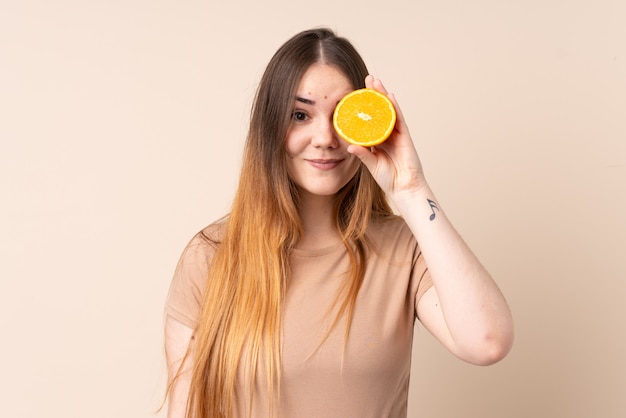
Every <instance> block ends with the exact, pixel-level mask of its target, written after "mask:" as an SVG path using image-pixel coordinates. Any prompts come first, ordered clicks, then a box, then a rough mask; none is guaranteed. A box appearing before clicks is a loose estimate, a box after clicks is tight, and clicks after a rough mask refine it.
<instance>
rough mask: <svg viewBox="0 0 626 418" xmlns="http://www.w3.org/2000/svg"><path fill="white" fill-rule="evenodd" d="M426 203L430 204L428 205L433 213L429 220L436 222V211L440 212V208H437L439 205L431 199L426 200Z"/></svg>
mask: <svg viewBox="0 0 626 418" xmlns="http://www.w3.org/2000/svg"><path fill="white" fill-rule="evenodd" d="M426 201H427V202H428V205H429V206H430V210H431V211H432V212H433V213H432V214H431V215H430V218H429V219H430V220H431V221H434V220H435V217H436V216H437V215H435V209H437V211H439V207H437V204H436V203H435V202H433V201H432V200H430V199H426Z"/></svg>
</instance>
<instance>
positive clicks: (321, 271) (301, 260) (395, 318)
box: [166, 218, 432, 418]
mask: <svg viewBox="0 0 626 418" xmlns="http://www.w3.org/2000/svg"><path fill="white" fill-rule="evenodd" d="M216 229H217V228H216V227H215V226H210V227H208V228H207V229H205V230H204V233H205V234H206V235H208V236H216V233H217V230H216ZM367 235H368V238H369V239H370V240H371V243H372V244H373V247H374V248H373V249H370V250H369V251H368V256H367V260H366V268H365V277H364V280H363V284H362V286H361V289H360V292H359V295H358V297H357V302H356V307H355V311H354V317H353V321H352V325H351V329H350V334H349V337H348V340H347V344H346V346H345V352H344V351H343V350H344V330H345V323H344V322H343V321H341V322H339V324H338V325H337V326H336V327H335V328H334V329H333V330H332V331H331V333H330V334H329V336H328V339H327V340H326V341H325V342H324V343H323V344H322V345H321V346H320V342H321V341H322V339H323V337H324V335H325V334H326V332H327V330H328V326H329V324H330V322H331V321H332V319H334V315H333V314H331V315H327V312H328V310H329V307H330V305H331V304H332V303H333V301H335V298H336V295H337V292H338V290H339V289H340V285H341V283H342V279H343V277H344V275H345V273H346V272H348V271H349V268H350V264H349V258H348V254H347V252H346V249H345V248H344V247H343V244H338V245H333V246H330V247H327V248H321V249H319V250H315V251H301V250H294V251H293V254H292V258H291V269H292V277H291V279H290V280H289V287H288V289H287V291H286V295H285V301H284V317H283V334H282V376H281V398H280V408H279V415H280V416H281V417H297V418H314V417H315V418H318V417H319V418H325V417H333V418H334V417H359V418H367V417H371V418H381V417H394V418H395V417H397V418H400V417H402V418H404V417H406V414H407V399H408V386H409V374H410V369H411V347H412V341H413V329H414V323H415V319H416V304H417V302H418V301H419V299H420V297H421V296H422V295H423V294H424V292H426V290H428V288H430V287H431V286H432V281H431V279H430V275H429V273H428V269H427V268H426V265H425V263H424V259H423V257H422V255H421V252H420V250H419V247H418V245H417V242H416V241H415V238H414V237H413V235H412V233H411V231H410V230H409V228H408V227H407V226H406V224H405V222H404V221H403V220H402V219H400V218H396V219H392V220H385V221H378V222H371V223H370V227H369V229H368V234H367ZM214 246H215V244H213V243H211V242H210V241H208V240H207V239H205V238H204V237H203V236H202V234H198V235H196V236H195V237H194V238H193V239H192V240H191V242H190V243H189V244H188V246H187V247H186V248H185V250H184V252H183V254H182V256H181V259H180V261H179V263H178V266H177V269H176V272H175V274H174V279H173V281H172V285H171V288H170V292H169V295H168V298H167V303H166V313H167V315H169V316H170V317H172V318H174V319H176V320H178V321H180V322H182V323H183V324H185V325H187V326H189V327H190V328H194V327H195V326H196V319H197V317H198V315H199V311H200V304H201V298H202V292H203V289H204V287H205V286H206V284H205V281H206V277H207V271H208V269H209V268H210V261H211V257H212V255H213V253H214V251H215V247H214ZM318 347H319V348H318ZM316 349H317V350H316ZM259 380H260V381H263V377H262V376H261V378H260V379H259ZM237 389H238V399H237V401H236V405H235V408H236V411H235V414H236V416H238V417H239V416H241V417H245V416H248V414H247V412H248V408H249V402H250V399H249V395H250V394H249V393H248V392H249V385H248V384H247V383H244V382H238V386H237ZM264 394H265V391H264V388H262V387H257V388H256V389H255V395H254V403H253V405H252V417H267V416H268V403H267V399H266V398H267V396H264Z"/></svg>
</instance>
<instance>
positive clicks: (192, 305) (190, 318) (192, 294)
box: [165, 232, 215, 328]
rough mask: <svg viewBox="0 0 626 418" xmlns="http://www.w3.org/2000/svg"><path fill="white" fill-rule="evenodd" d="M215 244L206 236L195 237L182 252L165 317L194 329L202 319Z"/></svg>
mask: <svg viewBox="0 0 626 418" xmlns="http://www.w3.org/2000/svg"><path fill="white" fill-rule="evenodd" d="M214 253H215V243H213V242H211V241H210V240H209V239H208V238H207V236H206V235H205V233H204V232H200V233H198V234H196V235H195V236H194V237H193V238H192V239H191V241H190V242H189V244H187V246H186V247H185V249H184V250H183V253H182V254H181V256H180V259H179V260H178V264H177V266H176V270H175V271H174V277H173V278H172V282H171V284H170V289H169V292H168V295H167V299H166V303H165V313H166V315H168V316H170V317H172V318H174V319H176V320H177V321H179V322H181V323H183V324H185V325H186V326H188V327H190V328H195V327H196V324H197V321H198V317H199V315H200V310H201V304H202V294H203V292H204V289H205V287H206V280H207V277H208V272H209V265H210V262H211V259H212V257H213V254H214Z"/></svg>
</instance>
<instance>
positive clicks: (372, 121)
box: [333, 88, 396, 147]
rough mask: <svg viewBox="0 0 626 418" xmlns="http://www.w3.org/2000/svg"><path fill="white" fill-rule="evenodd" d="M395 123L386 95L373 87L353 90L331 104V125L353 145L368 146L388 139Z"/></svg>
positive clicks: (391, 107) (393, 113)
mask: <svg viewBox="0 0 626 418" xmlns="http://www.w3.org/2000/svg"><path fill="white" fill-rule="evenodd" d="M395 125H396V109H395V108H394V107H393V103H391V100H389V98H388V97H387V96H385V95H384V94H382V93H379V92H377V91H376V90H373V89H368V88H365V89H359V90H354V91H352V92H350V93H348V94H347V95H345V96H344V97H343V98H342V99H341V100H340V101H339V103H338V104H337V107H335V113H334V114H333V126H334V127H335V130H336V131H337V133H338V134H339V136H341V137H342V138H343V139H345V140H346V141H348V142H349V143H351V144H354V145H361V146H363V147H372V146H374V145H378V144H380V143H382V142H383V141H385V140H386V139H387V138H389V135H391V132H392V131H393V128H394V127H395Z"/></svg>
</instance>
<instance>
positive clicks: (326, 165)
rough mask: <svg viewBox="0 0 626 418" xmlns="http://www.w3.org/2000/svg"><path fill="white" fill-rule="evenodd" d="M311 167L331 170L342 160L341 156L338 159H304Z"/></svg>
mask: <svg viewBox="0 0 626 418" xmlns="http://www.w3.org/2000/svg"><path fill="white" fill-rule="evenodd" d="M306 161H307V162H308V163H309V164H310V165H312V166H313V167H315V168H317V169H320V170H332V169H333V168H335V167H337V166H338V165H339V164H341V163H342V162H343V158H340V159H313V160H306Z"/></svg>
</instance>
